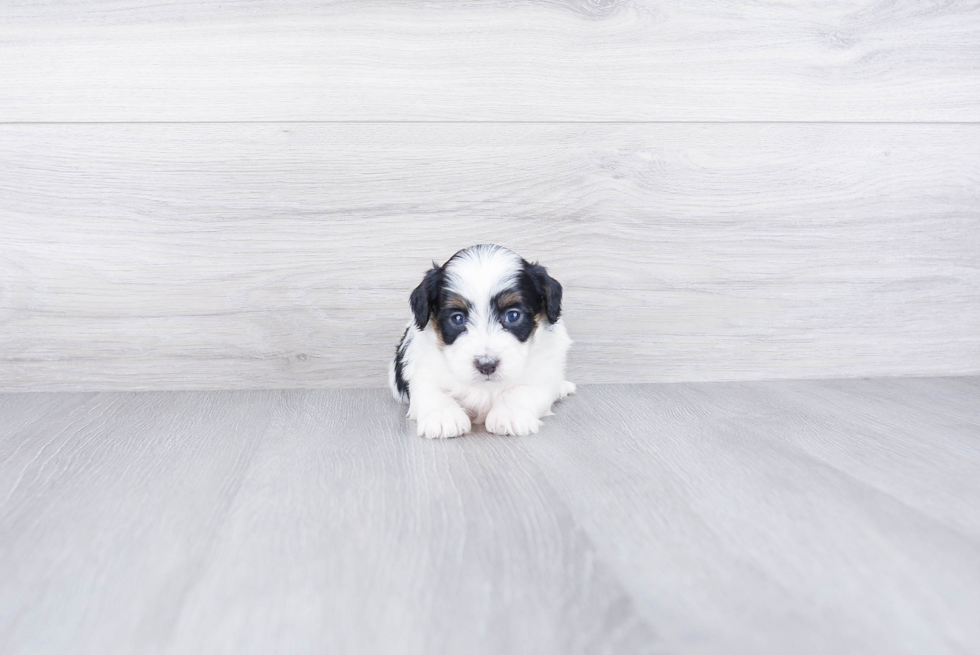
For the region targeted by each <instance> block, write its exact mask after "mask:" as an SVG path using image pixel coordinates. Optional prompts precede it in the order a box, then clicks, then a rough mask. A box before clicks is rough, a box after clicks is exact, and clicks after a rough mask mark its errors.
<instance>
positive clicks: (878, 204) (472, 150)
mask: <svg viewBox="0 0 980 655" xmlns="http://www.w3.org/2000/svg"><path fill="white" fill-rule="evenodd" d="M978 188H980V126H978V125H738V126H733V125H512V124H481V125H472V124H467V125H458V124H452V125H449V124H440V125H428V124H412V125H387V124H386V125H377V124H373V125H351V124H345V125H278V124H277V125H74V126H41V125H34V126H24V125H21V126H2V127H0V198H2V200H0V213H2V221H0V322H2V324H3V326H4V329H3V330H0V388H4V389H8V390H30V389H35V390H90V389H153V388H158V389H166V388H171V389H173V388H210V389H221V388H269V387H321V386H326V387H330V386H352V385H353V386H365V385H366V386H376V385H381V384H383V383H384V380H385V370H386V366H387V361H388V358H389V357H390V355H391V351H392V349H393V347H394V344H395V342H396V340H397V338H398V336H399V335H400V333H401V329H402V327H403V325H404V324H405V322H406V321H407V319H408V315H409V312H408V306H407V299H408V293H409V291H410V290H411V289H412V288H413V287H414V286H415V285H416V284H417V283H418V281H419V279H420V278H421V275H422V273H423V271H424V270H425V269H426V268H427V267H428V265H429V263H430V261H431V260H432V259H437V260H439V261H443V260H445V259H446V258H448V256H449V255H451V254H452V253H453V252H454V251H456V250H457V249H459V248H462V247H464V246H467V245H471V244H473V243H478V242H497V243H502V244H503V245H507V246H509V247H512V248H514V249H515V250H516V251H517V252H519V253H521V254H522V255H524V256H525V257H527V258H529V259H540V260H541V261H542V262H543V263H544V264H546V265H547V266H549V268H550V270H551V271H552V273H553V274H554V275H555V276H556V277H557V278H558V279H559V280H560V281H561V282H562V283H563V284H564V285H565V288H566V296H565V317H566V321H567V322H568V325H569V329H570V331H571V333H572V336H573V338H575V339H576V341H577V344H576V346H575V347H574V348H573V351H572V358H571V379H573V380H576V381H579V382H644V381H678V380H698V379H707V380H711V379H714V380H719V379H759V378H792V377H840V376H843V377H853V376H868V375H941V374H945V373H955V374H973V373H978V372H980V330H978V329H977V327H978V326H980V229H978V228H980V197H978V192H977V189H978Z"/></svg>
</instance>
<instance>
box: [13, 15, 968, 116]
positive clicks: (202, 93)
mask: <svg viewBox="0 0 980 655" xmlns="http://www.w3.org/2000/svg"><path fill="white" fill-rule="evenodd" d="M978 62H980V5H978V3H977V2H975V1H972V0H971V1H960V2H952V3H951V2H932V1H930V2H899V3H894V2H883V1H880V0H856V1H851V2H841V3H826V2H803V3H786V2H776V1H766V2H754V3H746V4H742V3H738V4H733V3H729V2H723V1H721V0H701V1H699V2H684V1H679V0H678V1H669V2H662V1H657V2H654V1H652V0H649V1H648V0H608V1H605V0H603V1H598V2H594V1H591V0H553V1H546V2H530V1H517V2H514V1H510V0H506V1H505V0H498V1H494V2H475V1H470V2H456V1H452V2H447V1H438V2H426V3H414V2H398V1H395V0H388V1H373V2H328V3H321V2H309V1H298V0H296V1H291V2H284V3H280V2H272V1H271V0H260V1H258V2H256V1H253V0H230V1H221V2H218V1H216V0H215V1H209V2H199V1H197V0H193V1H177V2H166V3H160V2H151V1H149V0H138V1H131V0H93V1H90V2H85V3H77V2H68V1H67V0H63V1H54V2H22V1H14V2H4V3H2V6H0V71H2V72H3V73H2V74H3V79H4V82H3V84H0V121H8V122H10V121H24V122H33V121H242V120H275V121H283V120H384V121H401V120H462V121H500V120H508V121H571V120H585V121H613V120H615V121H691V120H697V121H759V120H763V121H977V120H980V75H978V72H980V68H978V67H980V64H978Z"/></svg>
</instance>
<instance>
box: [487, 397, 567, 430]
mask: <svg viewBox="0 0 980 655" xmlns="http://www.w3.org/2000/svg"><path fill="white" fill-rule="evenodd" d="M556 399H557V394H556V393H555V391H554V389H551V388H549V387H541V386H532V385H522V386H519V387H514V388H513V389H508V390H507V391H505V392H504V393H503V394H501V396H500V397H499V398H497V400H496V401H495V402H494V404H493V407H492V408H491V409H490V412H489V413H488V414H487V419H486V421H485V422H484V425H485V426H486V428H487V431H489V432H493V433H494V434H501V435H503V434H511V435H514V436H516V437H521V436H524V435H526V434H531V433H536V432H537V431H538V429H539V428H540V427H541V417H542V416H545V415H546V414H547V413H548V411H549V410H550V409H551V404H552V403H554V402H555V400H556Z"/></svg>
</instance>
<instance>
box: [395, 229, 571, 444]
mask: <svg viewBox="0 0 980 655" xmlns="http://www.w3.org/2000/svg"><path fill="white" fill-rule="evenodd" d="M521 263H522V260H521V258H520V257H519V256H517V255H516V254H514V253H513V252H511V251H509V250H506V249H504V248H500V247H478V248H473V249H468V250H466V251H463V252H462V253H461V254H459V255H457V257H455V258H454V259H453V260H451V261H450V262H449V263H448V264H447V266H446V283H447V287H448V288H449V289H450V290H452V291H454V292H456V293H458V294H459V295H461V296H463V297H464V298H466V299H467V300H468V301H469V302H470V304H471V313H470V315H469V317H468V321H467V326H466V332H464V333H463V334H461V335H460V336H459V337H457V339H456V340H455V342H453V343H452V344H451V345H448V346H447V345H444V344H443V343H441V341H440V339H439V337H438V335H437V333H436V330H435V328H434V327H433V322H434V321H432V320H430V321H429V323H428V324H427V325H426V326H425V328H424V329H422V330H420V329H419V328H418V327H417V326H416V325H415V323H414V322H412V323H410V324H409V326H408V329H407V332H406V334H405V340H404V342H403V348H404V355H403V357H402V362H403V368H402V376H403V378H404V379H405V380H406V381H407V382H408V385H409V396H410V402H409V408H408V417H409V418H410V419H414V420H415V421H417V422H418V434H419V436H425V437H429V438H437V437H456V436H459V435H461V434H464V433H466V432H469V431H470V429H471V427H472V424H474V423H483V424H485V427H486V429H487V430H488V431H489V432H493V433H495V434H501V435H504V434H510V435H526V434H529V433H533V432H537V431H538V428H539V427H540V426H541V418H542V417H544V416H547V415H549V414H550V413H551V411H550V410H551V406H552V404H553V403H554V402H555V401H556V400H558V399H561V398H564V397H565V396H567V395H568V394H570V393H574V392H575V385H574V384H572V383H571V382H568V381H566V380H565V358H566V355H567V353H568V349H569V347H570V346H571V345H572V340H571V339H570V338H569V336H568V332H567V330H566V329H565V325H564V323H563V322H562V320H561V319H558V321H557V322H556V323H549V322H548V321H547V319H545V318H544V317H542V318H541V320H540V321H539V322H538V325H537V327H536V328H535V330H534V332H533V333H532V334H531V336H530V337H529V338H528V339H527V340H526V341H525V342H523V343H522V342H521V341H520V340H519V339H518V338H517V337H516V336H514V335H513V334H511V333H510V332H508V331H507V330H504V329H503V326H502V325H501V324H500V323H499V322H498V321H497V320H496V319H495V318H494V316H493V313H492V310H491V302H490V301H491V299H492V298H493V296H494V295H495V294H497V293H499V292H500V291H502V290H504V289H507V288H508V287H509V286H511V285H512V284H513V282H514V280H515V279H516V276H517V275H518V273H519V272H520V270H521ZM480 356H489V357H493V358H497V359H499V360H500V361H499V364H498V366H497V370H496V371H495V373H494V375H493V376H492V378H491V379H489V380H487V379H486V377H485V376H483V375H482V374H480V373H479V372H478V371H477V370H476V368H475V367H474V365H473V362H474V359H475V358H477V357H480ZM389 383H390V386H391V389H392V391H393V393H394V394H395V397H396V398H398V399H400V400H402V401H404V400H405V398H403V397H401V396H400V394H399V393H398V390H397V387H396V385H395V368H394V362H392V365H391V367H390V369H389Z"/></svg>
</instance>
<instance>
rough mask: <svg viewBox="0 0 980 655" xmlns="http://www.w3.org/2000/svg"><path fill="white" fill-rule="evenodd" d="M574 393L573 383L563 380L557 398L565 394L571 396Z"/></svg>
mask: <svg viewBox="0 0 980 655" xmlns="http://www.w3.org/2000/svg"><path fill="white" fill-rule="evenodd" d="M573 393H575V383H574V382H569V381H568V380H565V381H564V382H562V383H561V389H559V391H558V399H559V400H561V399H562V398H564V397H565V396H571V395H572V394H573Z"/></svg>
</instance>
